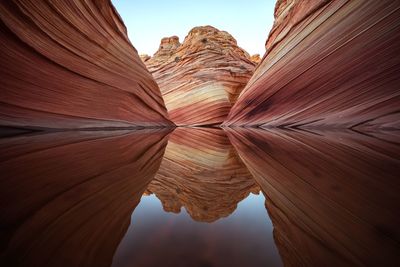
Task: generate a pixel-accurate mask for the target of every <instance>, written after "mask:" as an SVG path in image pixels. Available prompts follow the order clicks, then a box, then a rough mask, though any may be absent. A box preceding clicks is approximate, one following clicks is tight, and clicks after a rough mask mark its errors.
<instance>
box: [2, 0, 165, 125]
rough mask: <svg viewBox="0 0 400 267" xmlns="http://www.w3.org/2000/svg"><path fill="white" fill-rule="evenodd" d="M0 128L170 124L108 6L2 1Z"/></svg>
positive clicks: (106, 2) (102, 2)
mask: <svg viewBox="0 0 400 267" xmlns="http://www.w3.org/2000/svg"><path fill="white" fill-rule="evenodd" d="M0 19H1V21H0V45H1V52H0V77H1V79H0V90H1V103H0V125H8V126H16V127H22V126H23V127H34V128H36V127H45V128H83V127H84V128H91V127H112V126H114V127H116V126H118V127H119V126H160V125H166V124H170V122H169V121H168V120H167V111H166V109H165V106H164V102H163V100H162V97H161V94H160V90H159V88H158V87H157V84H156V83H155V81H154V79H153V78H152V76H151V75H150V73H149V72H148V71H147V70H146V68H145V66H144V64H143V63H142V62H141V60H140V58H139V56H138V54H137V52H136V50H135V48H134V47H133V46H132V45H131V43H130V42H129V40H128V37H127V34H126V28H125V26H124V24H123V22H122V21H121V20H120V18H119V15H118V13H117V12H116V11H115V9H114V8H113V6H112V4H111V1H110V0H98V1H80V0H69V1H35V0H10V1H1V2H0Z"/></svg>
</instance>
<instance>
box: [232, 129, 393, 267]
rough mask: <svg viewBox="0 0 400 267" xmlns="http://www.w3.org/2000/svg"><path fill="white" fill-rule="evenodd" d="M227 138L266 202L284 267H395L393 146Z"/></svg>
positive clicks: (273, 136) (252, 135) (325, 138)
mask: <svg viewBox="0 0 400 267" xmlns="http://www.w3.org/2000/svg"><path fill="white" fill-rule="evenodd" d="M228 135H229V137H230V139H231V141H232V144H233V145H234V146H235V147H236V149H237V151H238V153H239V155H240V157H241V158H242V159H243V161H244V162H245V164H246V166H247V167H248V168H249V170H250V172H251V173H252V174H253V175H254V178H255V180H256V181H257V183H258V184H259V185H260V186H261V188H262V190H263V192H264V193H265V195H266V198H267V202H266V206H267V209H268V213H269V215H270V217H271V219H272V222H273V225H274V237H275V242H276V244H277V246H278V249H279V252H280V254H281V256H282V260H283V261H284V264H285V266H398V264H399V263H400V253H399V252H400V229H399V227H398V226H399V225H400V216H399V214H400V201H399V200H400V197H399V190H400V181H399V173H400V165H399V163H400V162H399V161H400V150H399V143H396V140H397V141H399V140H400V139H399V138H395V136H394V135H387V136H385V135H384V134H381V133H377V134H376V136H373V135H363V134H355V133H354V132H322V133H321V132H319V133H305V132H293V131H266V130H257V129H252V130H248V129H247V130H228ZM386 137H387V138H386Z"/></svg>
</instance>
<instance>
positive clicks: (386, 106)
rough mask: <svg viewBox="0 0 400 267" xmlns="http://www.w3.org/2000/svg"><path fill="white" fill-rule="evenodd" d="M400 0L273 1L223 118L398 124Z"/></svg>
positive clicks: (267, 122) (357, 125) (255, 122)
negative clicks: (258, 53)
mask: <svg viewBox="0 0 400 267" xmlns="http://www.w3.org/2000/svg"><path fill="white" fill-rule="evenodd" d="M399 17H400V1H392V0H382V1H362V0H354V1H347V0H346V1H345V0H343V1H342V0H335V1H333V0H328V1H323V0H314V1H302V0H287V1H277V5H276V8H275V23H274V26H273V29H272V31H271V32H270V35H269V38H268V41H267V43H266V49H267V55H266V56H265V57H264V59H263V61H262V62H261V63H260V64H259V65H258V67H257V69H256V71H255V73H254V75H253V77H252V78H251V80H250V81H249V83H248V84H247V86H246V88H245V89H243V92H242V94H241V95H240V97H239V99H238V101H237V102H236V104H235V105H234V106H233V108H232V110H231V112H230V114H229V116H228V118H227V122H226V125H264V126H268V127H270V126H285V127H299V126H301V127H316V126H318V127H331V128H334V127H335V128H350V127H353V128H354V127H355V128H357V129H358V130H361V129H365V130H366V128H378V127H381V128H398V129H399V128H400V115H399V114H400V113H399V106H400V91H399V87H400V75H399V74H398V73H399V72H400V57H399V55H400V31H399V27H400V19H399Z"/></svg>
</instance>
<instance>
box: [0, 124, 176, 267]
mask: <svg viewBox="0 0 400 267" xmlns="http://www.w3.org/2000/svg"><path fill="white" fill-rule="evenodd" d="M167 134H168V132H166V131H154V130H153V131H149V130H138V131H133V132H132V131H130V132H122V131H108V132H99V131H95V132H93V131H92V132H75V131H74V132H63V133H51V134H45V135H37V136H27V135H23V136H20V137H15V138H6V139H2V140H1V141H0V148H1V150H2V154H1V156H0V171H1V173H2V175H1V178H0V191H1V194H0V203H1V205H0V211H1V212H0V225H1V232H0V234H1V236H0V237H1V238H0V240H1V251H0V265H1V266H29V267H35V266H85V267H86V266H93V267H99V266H104V267H106V266H111V263H112V259H113V255H114V252H115V251H116V249H117V246H118V245H119V243H120V241H121V239H122V237H123V236H124V234H125V232H126V230H127V229H128V227H129V224H130V220H131V214H132V212H133V210H134V209H135V207H136V206H137V205H138V203H139V200H140V198H141V196H142V194H143V192H144V191H145V189H146V187H147V185H148V183H149V182H150V181H151V180H152V179H153V177H154V175H155V173H156V172H157V170H158V168H159V166H160V163H161V159H162V156H163V153H164V149H165V146H166V144H167Z"/></svg>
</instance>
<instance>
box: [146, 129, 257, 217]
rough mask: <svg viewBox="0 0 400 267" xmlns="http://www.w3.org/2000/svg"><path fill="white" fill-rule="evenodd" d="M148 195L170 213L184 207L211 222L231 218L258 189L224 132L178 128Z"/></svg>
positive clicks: (191, 214) (171, 137) (169, 143)
mask: <svg viewBox="0 0 400 267" xmlns="http://www.w3.org/2000/svg"><path fill="white" fill-rule="evenodd" d="M147 192H148V193H154V194H155V195H156V196H157V197H158V198H159V199H160V201H161V202H162V205H163V207H164V210H165V211H167V212H175V213H179V212H180V211H181V208H182V207H184V208H185V209H186V211H187V212H188V213H189V215H190V216H191V217H192V218H193V219H194V220H196V221H201V222H212V221H215V220H217V219H219V218H222V217H227V216H228V215H230V214H231V213H232V212H233V211H234V210H235V209H236V207H237V204H238V203H239V202H240V201H241V200H243V199H244V198H246V197H247V196H248V195H249V193H250V192H252V193H258V192H259V187H258V185H256V183H255V181H254V179H253V178H252V176H251V174H250V173H249V171H248V170H247V169H246V167H245V166H244V165H243V163H242V162H241V160H240V159H239V158H238V156H237V154H236V152H235V151H234V148H233V147H232V145H231V144H230V143H229V140H228V138H227V136H226V135H225V133H224V132H223V131H222V130H220V129H185V128H177V129H176V130H175V131H174V132H173V133H172V134H171V136H170V139H169V142H168V145H167V148H166V151H165V155H164V158H163V161H162V163H161V166H160V170H159V171H158V173H157V175H156V176H155V178H154V180H153V181H152V182H151V183H150V185H149V187H148V188H147Z"/></svg>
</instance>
